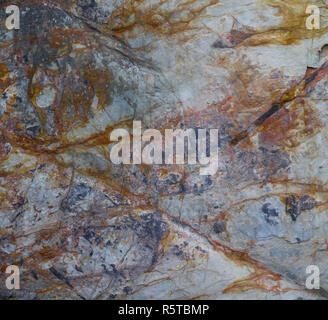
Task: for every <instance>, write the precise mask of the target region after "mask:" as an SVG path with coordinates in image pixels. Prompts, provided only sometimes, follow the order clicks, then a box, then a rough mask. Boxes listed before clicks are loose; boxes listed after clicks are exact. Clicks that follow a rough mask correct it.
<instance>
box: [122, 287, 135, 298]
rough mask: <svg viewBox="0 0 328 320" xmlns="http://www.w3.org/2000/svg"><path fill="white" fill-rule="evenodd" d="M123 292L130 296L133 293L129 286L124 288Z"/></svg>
mask: <svg viewBox="0 0 328 320" xmlns="http://www.w3.org/2000/svg"><path fill="white" fill-rule="evenodd" d="M123 292H124V293H125V294H126V295H127V296H128V295H129V294H131V293H132V292H133V290H132V288H131V287H129V286H127V287H124V288H123Z"/></svg>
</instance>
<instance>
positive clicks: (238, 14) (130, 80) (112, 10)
mask: <svg viewBox="0 0 328 320" xmlns="http://www.w3.org/2000/svg"><path fill="white" fill-rule="evenodd" d="M9 2H10V1H7V2H6V1H4V2H1V6H2V8H1V9H0V47H1V49H0V130H1V136H0V199H1V202H0V268H1V273H0V297H1V298H2V299H7V298H16V299H196V298H198V299H300V298H302V299H322V298H326V297H327V296H328V294H327V291H328V205H327V204H328V185H327V183H328V131H327V128H328V126H327V121H328V108H327V107H328V104H327V99H328V90H327V83H328V77H327V75H328V51H327V44H328V33H327V18H326V17H327V9H328V4H327V1H314V3H316V2H317V5H318V6H320V8H321V15H322V17H321V28H320V30H313V31H310V30H307V29H306V27H305V19H306V17H307V16H306V14H305V9H306V6H307V5H308V4H309V3H308V1H305V0H284V1H274V0H259V1H255V0H199V1H198V0H197V1H196V0H165V1H163V0H139V1H133V0H117V1H113V0H65V1H64V0H43V1H38V0H24V1H16V4H17V5H18V6H19V7H20V11H21V26H20V29H19V30H15V31H8V30H7V29H6V27H5V23H4V21H5V18H6V15H5V11H4V8H5V7H6V6H7V5H8V4H9ZM133 120H140V121H142V124H143V126H144V128H156V129H160V130H164V129H166V128H173V129H174V128H218V129H219V147H220V157H219V170H218V172H217V174H216V175H214V176H200V175H199V173H198V168H197V166H191V165H188V166H187V165H171V166H166V165H156V166H146V165H123V166H120V165H114V164H113V163H112V162H111V161H110V160H109V152H110V148H111V146H112V141H110V139H109V133H110V132H111V130H113V129H114V128H131V126H132V121H133ZM12 264H13V265H17V266H19V267H20V270H21V290H17V291H10V290H7V289H6V288H5V278H6V274H5V273H4V271H5V269H6V266H8V265H12ZM308 265H317V266H318V267H319V268H320V271H321V282H320V285H321V289H320V290H312V291H310V290H306V288H305V279H306V277H307V274H306V271H305V270H306V267H307V266H308Z"/></svg>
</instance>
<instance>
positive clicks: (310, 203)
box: [286, 195, 317, 221]
mask: <svg viewBox="0 0 328 320" xmlns="http://www.w3.org/2000/svg"><path fill="white" fill-rule="evenodd" d="M316 205H317V202H316V201H315V200H314V199H313V198H312V197H310V196H308V195H305V196H301V197H297V196H294V195H291V196H289V197H287V198H286V213H287V214H289V215H290V217H291V219H292V220H293V221H296V219H297V217H298V216H299V215H300V214H301V213H302V212H303V211H305V210H311V209H313V208H314V207H315V206H316Z"/></svg>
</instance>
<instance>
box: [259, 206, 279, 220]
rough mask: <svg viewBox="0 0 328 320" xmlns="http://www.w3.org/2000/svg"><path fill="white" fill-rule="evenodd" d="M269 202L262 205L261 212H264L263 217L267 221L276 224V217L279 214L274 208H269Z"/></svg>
mask: <svg viewBox="0 0 328 320" xmlns="http://www.w3.org/2000/svg"><path fill="white" fill-rule="evenodd" d="M270 207H271V203H265V204H264V205H263V206H262V212H263V213H264V219H265V221H266V222H267V223H269V224H272V225H277V224H278V221H277V219H276V218H277V217H278V216H279V213H278V212H277V210H276V209H275V208H270Z"/></svg>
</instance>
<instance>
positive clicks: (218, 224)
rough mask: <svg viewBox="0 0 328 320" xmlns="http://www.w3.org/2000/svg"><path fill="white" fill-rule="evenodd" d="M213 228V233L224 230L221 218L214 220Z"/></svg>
mask: <svg viewBox="0 0 328 320" xmlns="http://www.w3.org/2000/svg"><path fill="white" fill-rule="evenodd" d="M213 230H214V232H215V233H218V234H220V233H221V232H223V231H224V222H223V221H221V220H218V221H216V222H215V223H214V224H213Z"/></svg>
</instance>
